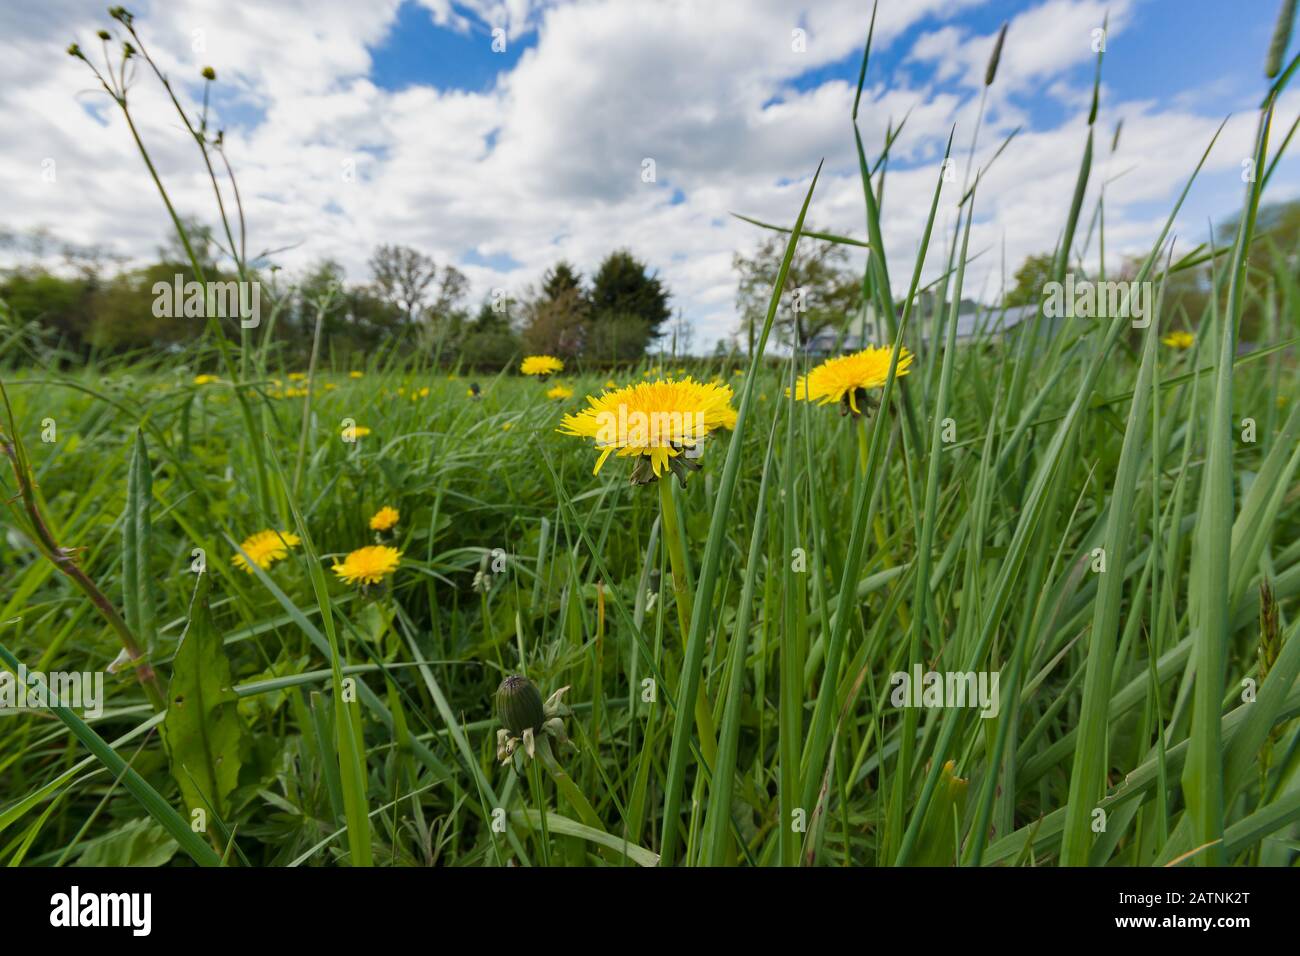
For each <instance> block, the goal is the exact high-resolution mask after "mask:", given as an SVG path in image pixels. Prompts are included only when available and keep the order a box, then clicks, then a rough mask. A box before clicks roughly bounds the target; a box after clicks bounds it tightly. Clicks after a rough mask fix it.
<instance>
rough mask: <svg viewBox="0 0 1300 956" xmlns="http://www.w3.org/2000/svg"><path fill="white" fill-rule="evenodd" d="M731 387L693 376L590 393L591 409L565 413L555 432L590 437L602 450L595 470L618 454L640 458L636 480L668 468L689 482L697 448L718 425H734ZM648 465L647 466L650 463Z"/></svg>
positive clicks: (659, 473) (653, 477)
mask: <svg viewBox="0 0 1300 956" xmlns="http://www.w3.org/2000/svg"><path fill="white" fill-rule="evenodd" d="M735 421H736V411H735V409H733V408H732V407H731V387H730V386H728V385H703V384H701V383H699V382H696V381H693V380H692V379H690V378H685V379H682V380H681V381H674V380H672V379H668V380H666V381H665V380H662V379H660V380H657V381H654V382H638V383H637V384H635V385H628V386H626V387H624V388H620V389H618V390H617V391H613V392H605V393H603V394H602V395H600V397H598V398H596V397H592V396H590V395H588V396H587V407H586V408H584V409H583V410H582V411H580V412H577V413H576V414H573V415H566V416H565V417H564V420H563V421H562V422H561V423H560V426H559V428H557V429H556V431H558V432H560V433H562V434H565V435H576V436H578V437H580V438H591V439H593V440H594V441H595V443H596V448H597V449H599V450H600V458H599V460H597V462H596V467H595V468H594V469H592V474H595V473H597V472H599V471H600V468H601V466H602V465H604V464H605V459H607V458H608V457H609V456H610V455H612V454H614V452H618V456H619V457H620V458H627V457H633V456H635V457H638V461H637V462H636V465H635V467H634V468H633V472H632V480H633V481H635V482H638V483H644V482H648V481H653V480H654V479H655V478H657V477H658V476H659V475H661V474H663V472H664V469H666V468H668V469H671V470H672V471H673V473H674V474H676V475H677V477H678V478H679V479H680V480H681V481H683V482H685V480H686V477H685V475H686V470H687V469H688V468H695V469H698V468H699V464H698V463H697V462H696V461H695V458H696V457H697V455H698V452H695V453H690V454H683V453H684V452H687V451H688V450H690V449H698V448H699V446H700V444H701V443H702V442H703V441H704V439H705V438H707V437H708V435H709V434H710V433H711V432H713V431H716V430H717V429H718V428H729V427H731V426H732V425H734V424H735ZM647 466H648V467H647Z"/></svg>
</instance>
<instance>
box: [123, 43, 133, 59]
mask: <svg viewBox="0 0 1300 956" xmlns="http://www.w3.org/2000/svg"><path fill="white" fill-rule="evenodd" d="M133 56H135V47H133V46H131V44H130V43H123V44H122V58H123V59H125V60H129V59H131V57H133Z"/></svg>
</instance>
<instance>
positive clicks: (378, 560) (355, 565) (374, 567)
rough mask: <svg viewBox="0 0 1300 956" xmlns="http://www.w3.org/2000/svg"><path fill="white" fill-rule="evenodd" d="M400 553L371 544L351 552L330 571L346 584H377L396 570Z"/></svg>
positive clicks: (386, 547)
mask: <svg viewBox="0 0 1300 956" xmlns="http://www.w3.org/2000/svg"><path fill="white" fill-rule="evenodd" d="M401 560H402V552H400V551H398V550H397V549H396V548H390V547H388V546H387V545H383V544H372V545H370V546H369V547H366V548H358V549H357V550H356V551H353V552H352V553H351V554H349V555H348V556H347V557H346V558H344V559H343V561H342V563H336V564H335V565H334V566H333V567H332V568H331V569H330V570H332V571H333V572H334V573H335V574H337V575H338V576H339V578H340V579H341V580H342V581H343V582H344V583H346V584H362V585H365V584H378V583H379V582H380V581H382V580H383V579H384V578H386V577H388V576H389V575H390V574H392V573H393V572H394V571H396V570H397V566H398V564H400V563H401Z"/></svg>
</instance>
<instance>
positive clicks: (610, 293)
mask: <svg viewBox="0 0 1300 956" xmlns="http://www.w3.org/2000/svg"><path fill="white" fill-rule="evenodd" d="M668 296H669V293H668V290H667V289H666V288H665V287H664V284H663V281H662V280H661V279H660V278H659V277H658V276H655V275H651V274H650V273H649V272H648V271H647V269H646V266H645V264H644V263H643V262H641V261H640V260H638V259H637V258H635V257H634V256H633V255H632V254H631V253H630V252H628V251H627V250H625V249H620V250H617V251H615V252H611V253H610V254H609V255H608V256H606V257H605V261H604V262H602V263H601V264H600V268H599V269H597V270H596V275H595V278H594V279H593V280H592V286H591V294H590V296H589V298H590V301H591V325H592V338H593V346H594V347H593V349H592V350H590V354H592V355H594V356H596V357H598V358H633V357H637V356H640V355H642V354H644V353H645V350H646V347H647V346H648V345H649V344H650V341H651V340H652V339H655V338H658V337H659V336H660V335H661V334H662V333H663V326H664V324H665V323H666V322H667V321H668V319H669V318H670V316H671V315H672V313H671V311H670V310H669V308H668ZM606 323H608V324H610V325H611V328H608V329H602V328H600V327H601V326H602V325H603V324H606ZM638 330H640V332H639V334H640V335H641V336H642V338H641V341H640V342H635V341H634V340H633V337H634V336H636V335H637V334H638ZM596 347H601V348H610V349H615V348H616V350H617V351H618V352H620V353H624V354H617V355H614V354H608V353H605V352H600V351H597V350H596ZM629 353H630V354H629Z"/></svg>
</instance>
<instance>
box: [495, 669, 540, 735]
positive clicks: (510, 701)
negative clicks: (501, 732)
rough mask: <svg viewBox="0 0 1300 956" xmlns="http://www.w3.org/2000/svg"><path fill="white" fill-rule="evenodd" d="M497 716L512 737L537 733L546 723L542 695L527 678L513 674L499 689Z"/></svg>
mask: <svg viewBox="0 0 1300 956" xmlns="http://www.w3.org/2000/svg"><path fill="white" fill-rule="evenodd" d="M497 716H498V717H499V718H500V719H501V724H502V726H504V727H505V729H506V730H508V731H509V732H510V733H511V734H512V735H514V736H519V735H521V734H522V733H523V732H524V731H526V730H532V731H537V730H540V729H541V726H542V724H543V723H545V721H546V713H545V711H544V710H543V707H542V695H541V692H540V691H538V689H537V685H536V684H534V683H533V682H532V681H530V680H529V679H528V678H527V677H521V676H519V675H518V674H512V675H511V676H509V677H507V678H506V679H505V680H503V681H502V682H501V686H500V687H498V688H497Z"/></svg>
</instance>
